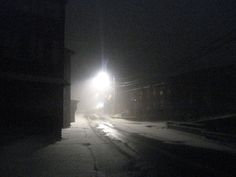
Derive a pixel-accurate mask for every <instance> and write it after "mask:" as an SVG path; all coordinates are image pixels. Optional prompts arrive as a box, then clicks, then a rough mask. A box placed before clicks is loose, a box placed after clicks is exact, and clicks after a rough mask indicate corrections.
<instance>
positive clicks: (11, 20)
mask: <svg viewBox="0 0 236 177" xmlns="http://www.w3.org/2000/svg"><path fill="white" fill-rule="evenodd" d="M0 16H1V18H0V24H1V28H0V39H1V40H0V49H1V52H0V82H1V83H0V84H1V93H0V94H1V95H0V97H1V98H0V99H1V100H0V102H1V109H3V110H4V112H3V114H1V118H0V126H1V133H2V132H16V133H17V132H24V133H29V134H32V133H33V134H46V135H50V136H52V137H55V138H60V137H61V128H62V123H63V92H65V91H64V89H65V86H66V85H67V86H68V85H69V84H70V83H69V82H68V80H66V79H65V76H64V75H65V72H64V71H65V70H64V63H65V61H64V59H65V57H64V21H65V1H64V0H40V1H39V0H14V1H2V2H1V10H0Z"/></svg>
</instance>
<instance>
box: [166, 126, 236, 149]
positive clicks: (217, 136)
mask: <svg viewBox="0 0 236 177" xmlns="http://www.w3.org/2000/svg"><path fill="white" fill-rule="evenodd" d="M183 124H185V123H178V122H167V128H172V129H176V130H180V131H185V132H188V133H193V134H197V135H200V136H204V137H206V138H208V139H213V140H217V141H221V142H227V143H232V144H236V135H232V134H226V133H220V132H211V131H207V130H205V129H204V128H202V125H199V127H198V124H193V125H194V126H196V127H193V126H191V124H190V125H187V124H185V125H183Z"/></svg>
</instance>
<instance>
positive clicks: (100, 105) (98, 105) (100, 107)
mask: <svg viewBox="0 0 236 177" xmlns="http://www.w3.org/2000/svg"><path fill="white" fill-rule="evenodd" d="M103 107H104V103H103V102H100V103H98V104H97V106H96V109H102V108H103Z"/></svg>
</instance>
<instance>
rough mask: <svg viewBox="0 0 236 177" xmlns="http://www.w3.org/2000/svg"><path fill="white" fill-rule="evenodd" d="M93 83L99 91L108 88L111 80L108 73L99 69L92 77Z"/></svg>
mask: <svg viewBox="0 0 236 177" xmlns="http://www.w3.org/2000/svg"><path fill="white" fill-rule="evenodd" d="M93 85H94V86H95V87H96V88H97V89H98V90H100V91H105V90H108V89H109V88H110V87H111V80H110V77H109V75H108V73H106V72H104V71H101V72H99V73H98V75H97V76H96V77H95V78H94V79H93Z"/></svg>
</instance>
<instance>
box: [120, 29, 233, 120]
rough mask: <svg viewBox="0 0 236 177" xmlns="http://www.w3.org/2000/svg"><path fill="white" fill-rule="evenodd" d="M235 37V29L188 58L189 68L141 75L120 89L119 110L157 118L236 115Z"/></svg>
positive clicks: (142, 116)
mask: <svg viewBox="0 0 236 177" xmlns="http://www.w3.org/2000/svg"><path fill="white" fill-rule="evenodd" d="M235 39H236V37H235V32H232V33H229V35H227V36H226V37H224V38H222V39H220V40H218V41H216V42H214V43H213V44H212V45H211V46H209V47H208V48H206V49H204V50H201V52H199V53H198V54H196V56H192V58H189V61H191V64H189V65H188V67H187V68H191V69H190V70H185V71H182V72H178V73H174V74H173V73H171V71H169V75H168V76H165V77H156V76H153V77H140V78H138V79H137V82H134V83H135V85H134V84H133V85H134V86H131V87H128V88H127V89H123V90H122V89H119V92H120V93H119V94H120V95H119V96H118V97H119V99H120V100H118V101H117V102H118V104H119V105H121V108H118V110H119V111H120V112H123V111H128V112H129V113H130V114H132V115H135V116H138V117H141V118H148V119H150V118H153V119H156V120H161V119H162V120H163V119H171V120H198V119H200V118H204V117H211V116H219V115H220V116H221V115H227V114H235V113H236V107H235V105H236V92H235V88H236V82H235V81H236V65H235V56H236V52H235ZM198 62H199V63H198ZM200 63H201V65H200ZM121 98H122V99H121ZM119 102H120V103H119ZM118 104H117V105H118ZM119 105H118V106H119Z"/></svg>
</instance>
